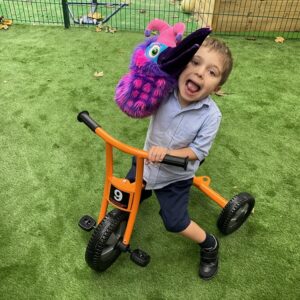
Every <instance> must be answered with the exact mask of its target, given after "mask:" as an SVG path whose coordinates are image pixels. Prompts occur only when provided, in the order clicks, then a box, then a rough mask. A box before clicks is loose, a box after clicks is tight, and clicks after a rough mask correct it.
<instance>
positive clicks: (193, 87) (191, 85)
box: [185, 79, 201, 93]
mask: <svg viewBox="0 0 300 300" xmlns="http://www.w3.org/2000/svg"><path fill="white" fill-rule="evenodd" d="M185 85H186V88H187V90H188V91H189V92H190V93H197V92H199V91H200V90H201V86H200V85H199V84H197V83H196V82H194V81H192V80H190V79H189V80H187V82H186V84H185Z"/></svg>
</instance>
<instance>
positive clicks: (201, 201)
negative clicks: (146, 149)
mask: <svg viewBox="0 0 300 300" xmlns="http://www.w3.org/2000/svg"><path fill="white" fill-rule="evenodd" d="M142 38H143V37H142V35H141V34H138V33H126V32H118V33H116V34H107V33H104V32H102V33H96V32H94V30H93V29H70V30H64V29H61V28H56V27H39V26H21V25H18V26H17V25H16V26H13V27H11V28H10V29H9V30H8V31H0V45H1V55H0V66H1V72H0V87H1V88H0V91H1V98H0V109H1V113H2V117H1V119H0V147H1V150H0V155H1V173H0V174H1V175H0V176H1V177H0V199H1V210H0V238H1V243H0V299H155V300H156V299H186V298H189V299H299V297H300V293H299V284H297V282H298V283H299V261H300V259H299V247H300V245H299V225H298V224H299V177H298V176H299V175H298V173H299V149H300V147H299V146H300V145H299V136H300V132H299V104H298V101H299V82H300V75H299V69H300V59H299V47H300V42H299V41H297V40H287V41H286V42H285V43H284V44H276V43H275V42H274V41H273V40H270V39H258V40H256V41H253V40H252V41H249V40H245V39H243V38H238V37H231V38H230V37H226V38H225V37H224V40H225V41H226V42H227V43H228V44H229V46H230V47H231V49H232V52H233V55H234V58H235V68H234V72H233V74H232V76H231V78H230V80H229V82H228V83H227V84H226V86H224V88H223V90H224V92H225V93H226V95H225V96H223V97H215V100H216V101H217V103H218V104H219V106H220V109H221V111H222V113H223V121H222V126H221V130H220V133H219V135H218V136H217V139H216V141H215V144H214V146H213V148H212V150H211V153H210V156H209V158H207V160H206V162H205V164H204V165H203V166H202V167H201V169H200V170H199V174H200V175H209V176H210V177H211V178H212V186H213V187H214V188H215V189H216V190H217V191H218V192H219V193H221V194H222V195H223V196H224V197H226V198H228V199H230V198H231V197H232V196H233V195H235V194H237V193H239V192H241V191H248V192H250V193H251V194H253V195H254V196H255V198H256V208H255V213H254V215H253V216H251V217H250V219H249V221H248V222H247V223H246V224H245V225H244V226H243V227H242V228H241V229H240V230H239V231H237V232H235V233H233V234H232V235H230V236H222V235H221V234H220V233H218V231H217V228H216V225H215V223H216V219H217V217H218V215H219V213H220V208H219V207H218V206H217V205H216V204H215V203H212V202H211V201H210V200H209V199H207V198H206V197H204V196H203V194H201V193H200V192H199V191H197V190H195V189H193V191H192V193H191V203H190V214H191V216H192V217H193V218H194V219H195V221H197V222H199V223H200V224H201V225H202V226H203V227H204V228H206V229H207V230H208V231H210V232H213V233H215V234H217V236H218V237H219V238H220V241H221V250H220V254H221V258H220V270H219V274H218V276H217V277H216V278H215V279H214V280H212V281H210V282H204V281H201V280H200V279H199V278H198V276H197V268H198V255H199V254H198V247H197V246H196V245H194V244H193V243H192V242H190V241H187V240H184V239H182V238H180V237H178V236H175V235H173V234H171V233H167V232H165V230H164V227H163V225H162V222H161V220H160V217H159V215H158V213H157V212H158V204H157V202H156V200H155V198H154V197H152V198H151V199H150V200H149V201H147V202H146V203H144V204H143V205H142V207H141V208H140V212H139V215H138V219H137V223H136V226H135V231H134V234H133V237H132V241H131V244H132V247H133V248H135V247H140V248H141V249H143V250H145V251H147V252H148V253H149V254H150V255H151V258H152V259H151V263H150V264H149V266H147V267H146V268H140V267H138V266H136V265H135V264H133V263H132V262H131V261H130V260H129V257H128V255H126V254H122V255H121V256H120V258H119V259H118V260H117V262H116V263H115V264H114V265H113V266H112V267H111V268H110V269H108V270H107V271H106V272H105V273H102V274H97V273H95V272H93V271H92V270H91V269H89V268H88V267H87V265H86V263H85V261H84V252H85V248H86V245H87V242H88V239H89V236H90V234H89V233H85V232H83V231H81V230H80V229H79V228H78V226H77V222H78V220H79V218H80V217H81V216H82V215H84V214H86V213H88V214H91V215H93V216H97V214H98V209H99V203H100V199H101V193H102V187H103V174H104V145H103V143H102V141H101V140H100V139H99V138H98V137H97V136H95V135H94V134H92V132H91V131H90V130H88V129H87V128H85V127H84V126H83V125H82V124H79V123H78V122H77V121H76V116H77V113H78V112H79V111H81V110H89V111H90V113H91V115H92V116H93V117H94V118H95V119H96V120H97V121H98V122H99V123H100V124H101V125H102V126H103V128H105V129H106V130H107V131H108V132H110V133H111V134H112V135H114V136H115V137H117V138H118V139H120V140H122V141H124V142H126V143H128V144H130V145H133V146H136V147H142V145H143V140H144V136H145V132H146V128H147V124H148V120H133V119H129V118H128V117H126V116H125V115H124V114H123V113H121V112H120V111H119V109H118V108H117V107H116V105H115V104H114V101H113V94H114V89H115V86H116V84H117V82H118V80H119V78H120V77H121V75H123V74H124V73H125V72H127V68H128V63H129V57H130V54H131V52H132V49H133V47H134V45H136V43H138V42H139V41H141V40H142ZM95 71H103V74H104V76H103V77H99V78H96V77H94V72H95ZM129 165H130V159H129V157H127V156H125V155H123V154H120V153H115V175H116V176H120V177H122V176H124V175H125V173H126V171H127V169H128V167H129ZM297 178H298V179H297Z"/></svg>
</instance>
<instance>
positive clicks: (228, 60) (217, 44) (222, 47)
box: [202, 37, 233, 85]
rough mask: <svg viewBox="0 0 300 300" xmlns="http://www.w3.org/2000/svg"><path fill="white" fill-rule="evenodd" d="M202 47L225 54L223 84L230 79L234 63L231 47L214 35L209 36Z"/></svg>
mask: <svg viewBox="0 0 300 300" xmlns="http://www.w3.org/2000/svg"><path fill="white" fill-rule="evenodd" d="M202 47H207V48H210V50H214V51H216V52H218V53H220V54H221V55H222V56H223V59H224V69H223V72H222V77H221V81H220V85H223V84H224V83H225V82H226V80H227V79H228V77H229V75H230V73H231V70H232V65H233V58H232V55H231V51H230V49H229V48H228V46H227V45H226V44H225V43H224V42H223V41H220V40H218V39H216V38H213V37H207V38H206V39H205V40H204V42H203V43H202Z"/></svg>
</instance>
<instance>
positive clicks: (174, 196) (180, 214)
mask: <svg viewBox="0 0 300 300" xmlns="http://www.w3.org/2000/svg"><path fill="white" fill-rule="evenodd" d="M192 182H193V180H192V179H189V180H183V181H179V182H176V183H173V184H169V185H168V186H166V187H164V188H162V189H159V190H155V193H156V196H157V199H158V201H159V203H160V208H161V209H160V215H161V217H162V219H163V221H164V225H165V227H166V229H167V230H168V231H171V232H177V233H180V234H181V235H183V236H185V237H187V238H189V239H192V240H193V241H195V242H196V243H198V244H199V245H200V247H201V252H200V254H201V259H200V269H199V276H200V277H201V278H203V279H210V278H212V277H213V276H214V275H215V274H216V272H217V270H218V249H219V246H218V241H217V239H216V238H215V237H214V236H213V235H210V234H208V233H206V232H205V231H204V230H203V229H202V228H201V227H200V226H199V225H198V224H196V223H195V222H193V221H191V219H190V218H189V215H188V202H189V191H190V187H191V185H192Z"/></svg>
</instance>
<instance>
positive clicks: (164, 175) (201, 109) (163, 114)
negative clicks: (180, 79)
mask: <svg viewBox="0 0 300 300" xmlns="http://www.w3.org/2000/svg"><path fill="white" fill-rule="evenodd" d="M221 118H222V114H221V112H220V110H219V108H218V106H217V104H216V103H215V102H214V101H213V100H212V98H211V97H210V96H208V97H207V98H205V99H203V100H201V101H199V102H193V103H191V104H190V105H188V106H187V107H184V108H182V107H181V106H180V103H179V100H178V97H177V92H176V91H175V92H174V93H172V94H170V96H169V98H168V99H166V100H165V101H163V102H162V103H161V105H160V107H159V109H158V110H157V112H156V113H155V114H154V115H152V117H151V119H150V124H149V127H148V131H147V137H146V141H145V145H144V149H145V150H146V151H148V150H149V149H150V148H151V147H152V146H161V147H166V148H169V149H181V148H186V147H190V148H191V149H192V150H193V152H194V153H195V154H196V156H197V157H198V160H194V161H189V162H188V166H187V170H186V171H184V170H183V169H182V168H180V167H175V166H170V165H165V164H160V163H155V164H145V166H144V180H145V181H146V183H147V184H146V189H159V188H162V187H164V186H166V185H168V184H170V183H173V182H176V181H181V180H185V179H190V178H193V177H194V175H195V173H196V171H197V169H198V167H199V164H200V161H201V160H203V159H204V158H205V157H206V156H207V155H208V152H209V150H210V148H211V146H212V143H213V141H214V139H215V137H216V135H217V132H218V129H219V126H220V122H221Z"/></svg>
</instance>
